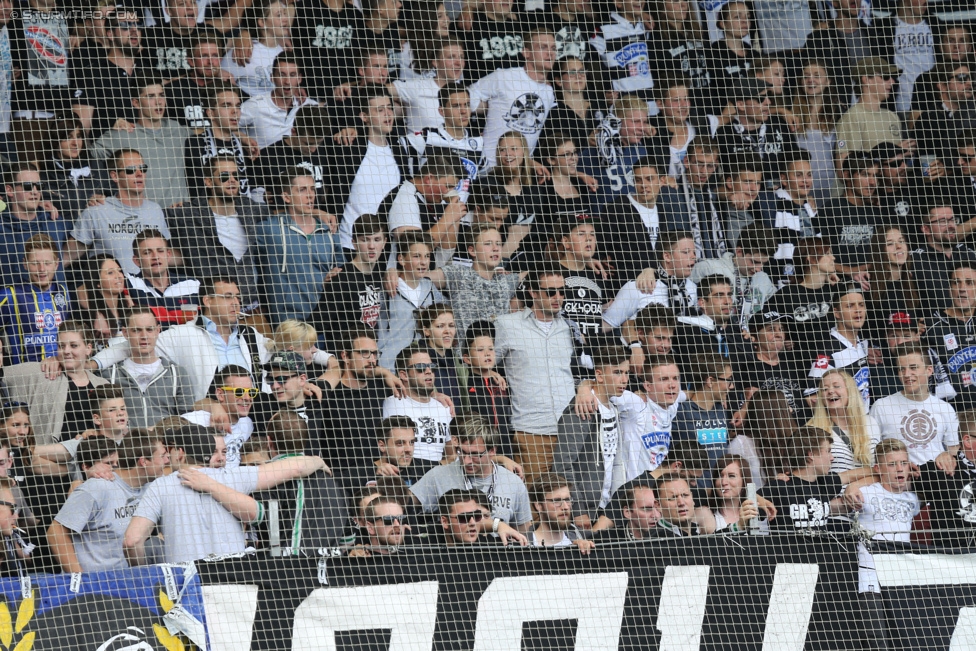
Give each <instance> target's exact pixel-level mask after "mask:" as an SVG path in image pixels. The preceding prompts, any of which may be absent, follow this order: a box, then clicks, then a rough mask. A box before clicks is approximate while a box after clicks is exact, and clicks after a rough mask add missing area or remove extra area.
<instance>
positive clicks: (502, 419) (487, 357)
mask: <svg viewBox="0 0 976 651" xmlns="http://www.w3.org/2000/svg"><path fill="white" fill-rule="evenodd" d="M461 359H463V360H464V364H465V366H464V367H463V368H462V372H464V373H465V377H463V378H462V389H463V391H462V394H461V403H462V404H463V405H465V406H466V407H467V408H469V409H470V410H471V411H473V412H475V413H478V414H481V415H482V416H483V417H484V418H485V419H486V420H487V421H488V423H489V424H490V425H491V426H492V427H493V428H495V429H496V430H497V431H498V434H499V442H498V445H497V446H496V452H497V453H498V454H503V455H505V456H511V455H512V425H511V420H510V419H511V417H512V401H511V398H510V397H509V395H508V387H507V383H506V382H505V380H504V379H503V378H502V377H501V375H499V373H498V371H496V370H495V362H496V361H497V359H496V356H495V329H494V328H493V327H492V325H491V324H490V323H488V322H487V321H478V322H476V323H473V324H472V325H471V327H470V328H468V335H467V338H466V339H465V342H464V355H463V356H462V358H461Z"/></svg>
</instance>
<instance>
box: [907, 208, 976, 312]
mask: <svg viewBox="0 0 976 651" xmlns="http://www.w3.org/2000/svg"><path fill="white" fill-rule="evenodd" d="M922 235H923V236H924V237H925V244H924V245H923V246H922V247H921V248H919V249H917V250H915V251H913V252H912V264H913V268H914V271H915V282H916V284H917V287H918V292H919V297H920V300H921V302H922V307H923V308H924V309H923V313H925V314H930V313H932V312H934V311H936V310H944V309H946V308H947V307H949V304H950V302H951V300H952V299H951V298H950V297H951V294H950V291H949V289H950V288H949V275H950V273H951V271H952V270H953V269H954V268H956V267H958V266H959V265H960V264H962V263H968V264H973V263H976V251H973V250H972V249H970V248H969V247H968V246H966V245H965V244H962V243H960V242H959V232H958V227H957V224H956V215H955V210H953V208H952V207H951V205H948V204H947V203H946V202H944V201H943V202H939V204H938V205H934V206H932V207H931V208H930V209H929V211H928V214H927V215H925V216H924V217H923V218H922Z"/></svg>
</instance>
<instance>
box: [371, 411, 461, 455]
mask: <svg viewBox="0 0 976 651" xmlns="http://www.w3.org/2000/svg"><path fill="white" fill-rule="evenodd" d="M390 416H409V417H410V420H412V421H413V422H414V424H415V425H416V426H417V443H416V446H415V447H414V451H413V456H414V457H416V458H418V459H424V460H426V461H434V462H436V463H440V461H441V459H443V458H444V446H445V445H446V444H447V442H448V441H450V440H451V432H450V427H451V411H450V410H449V409H448V408H447V407H445V406H444V405H442V404H441V403H439V402H437V401H436V400H433V399H431V400H430V402H427V403H423V402H417V401H416V400H414V399H413V398H411V397H409V396H407V397H405V398H394V397H393V396H390V397H389V398H387V399H386V400H385V401H384V402H383V418H389V417H390Z"/></svg>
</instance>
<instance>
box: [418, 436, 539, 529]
mask: <svg viewBox="0 0 976 651" xmlns="http://www.w3.org/2000/svg"><path fill="white" fill-rule="evenodd" d="M482 445H483V444H482ZM459 448H460V446H459ZM458 455H459V456H461V459H458V460H457V461H455V462H454V463H449V464H447V465H443V466H437V467H435V468H432V469H431V470H429V471H428V472H427V474H425V475H424V476H423V477H421V478H420V481H418V482H416V483H414V485H413V486H411V487H410V492H411V493H413V495H414V497H416V498H417V500H419V501H420V504H421V505H422V506H423V509H424V511H427V512H433V511H436V510H437V500H438V499H439V498H440V496H441V495H443V494H444V493H446V492H447V491H449V490H451V489H453V488H460V489H468V490H471V489H477V490H480V491H481V492H482V493H484V494H485V495H487V496H488V502H489V503H490V504H491V514H492V517H495V518H500V519H501V520H502V521H504V522H507V523H508V524H510V525H512V526H513V527H515V528H517V529H518V528H524V526H523V525H528V524H529V523H531V522H532V511H531V510H530V507H529V492H528V490H527V489H526V488H525V484H524V483H523V482H522V480H521V479H519V477H518V475H516V474H515V473H514V472H512V471H510V470H508V469H506V468H504V467H502V466H499V465H497V464H495V463H494V462H491V461H489V462H488V463H489V464H490V465H491V469H490V470H489V471H488V474H487V476H478V475H471V474H468V473H467V472H465V465H462V463H461V462H462V459H463V460H465V461H467V459H465V457H467V456H468V455H462V454H461V453H460V452H459V453H458ZM484 456H485V457H487V456H488V452H487V451H485V452H484ZM478 461H480V459H479V460H478ZM478 461H475V462H474V464H473V465H476V466H478V465H481V464H479V463H478ZM466 465H471V464H466ZM479 474H480V473H479Z"/></svg>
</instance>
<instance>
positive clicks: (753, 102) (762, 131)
mask: <svg viewBox="0 0 976 651" xmlns="http://www.w3.org/2000/svg"><path fill="white" fill-rule="evenodd" d="M771 88H772V87H771V86H770V85H769V84H767V83H766V82H765V81H763V80H761V79H737V80H735V81H734V82H733V83H732V93H733V96H732V99H733V100H734V102H735V115H733V116H732V120H731V122H730V123H729V124H727V125H725V126H724V127H721V128H720V129H719V130H718V132H717V133H716V134H715V139H716V140H718V142H719V146H720V147H721V148H722V155H723V158H731V159H733V160H734V159H735V157H736V156H737V155H738V154H743V153H746V152H752V153H754V154H755V155H756V156H759V157H760V158H761V159H762V162H763V163H764V164H765V167H766V180H767V181H768V182H769V183H770V184H771V185H772V186H774V187H775V186H778V185H779V175H780V174H781V173H782V171H783V169H784V163H785V161H786V160H787V159H788V156H789V155H791V154H792V152H793V151H795V150H796V148H797V146H796V136H794V135H793V132H792V131H791V130H790V127H789V125H787V124H786V120H785V119H783V118H782V117H781V116H779V115H771V114H770V110H769V102H770V97H769V95H770V94H771Z"/></svg>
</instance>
